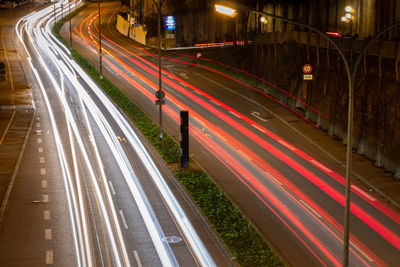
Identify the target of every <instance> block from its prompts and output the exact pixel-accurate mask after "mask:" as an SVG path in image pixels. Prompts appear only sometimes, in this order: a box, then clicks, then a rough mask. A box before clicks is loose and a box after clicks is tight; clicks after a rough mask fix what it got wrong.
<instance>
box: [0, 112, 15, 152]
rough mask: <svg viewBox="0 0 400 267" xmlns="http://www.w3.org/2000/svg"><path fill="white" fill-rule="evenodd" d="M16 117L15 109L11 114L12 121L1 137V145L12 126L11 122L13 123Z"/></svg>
mask: <svg viewBox="0 0 400 267" xmlns="http://www.w3.org/2000/svg"><path fill="white" fill-rule="evenodd" d="M14 117H15V111H13V114H12V115H11V118H10V121H9V122H8V124H7V127H6V129H5V131H4V133H3V135H2V137H1V139H0V145H1V143H2V142H3V140H4V138H5V137H6V134H7V132H8V129H9V128H10V126H11V123H12V121H13V119H14Z"/></svg>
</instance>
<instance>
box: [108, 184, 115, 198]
mask: <svg viewBox="0 0 400 267" xmlns="http://www.w3.org/2000/svg"><path fill="white" fill-rule="evenodd" d="M108 184H109V185H110V189H111V193H112V194H113V195H115V190H114V186H113V184H112V182H111V181H108Z"/></svg>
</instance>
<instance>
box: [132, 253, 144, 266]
mask: <svg viewBox="0 0 400 267" xmlns="http://www.w3.org/2000/svg"><path fill="white" fill-rule="evenodd" d="M133 255H135V260H136V263H137V265H138V267H142V263H141V262H140V258H139V254H138V252H137V250H134V251H133Z"/></svg>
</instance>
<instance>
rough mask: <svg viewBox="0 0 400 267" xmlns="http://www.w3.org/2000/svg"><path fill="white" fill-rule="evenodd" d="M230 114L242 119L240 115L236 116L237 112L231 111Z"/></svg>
mask: <svg viewBox="0 0 400 267" xmlns="http://www.w3.org/2000/svg"><path fill="white" fill-rule="evenodd" d="M229 113H231V114H233V115H235V116H236V117H238V118H239V119H240V118H241V117H240V116H239V115H238V114H236V112H233V111H232V110H229Z"/></svg>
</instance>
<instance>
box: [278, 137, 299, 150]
mask: <svg viewBox="0 0 400 267" xmlns="http://www.w3.org/2000/svg"><path fill="white" fill-rule="evenodd" d="M278 143H280V144H281V145H283V146H285V147H286V148H289V149H290V150H292V151H295V150H297V149H296V148H295V147H293V146H291V145H289V144H288V143H287V142H285V141H283V140H282V139H280V140H278Z"/></svg>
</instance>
